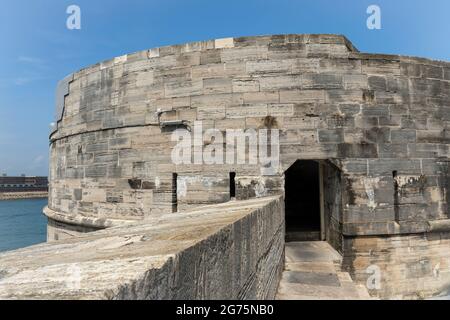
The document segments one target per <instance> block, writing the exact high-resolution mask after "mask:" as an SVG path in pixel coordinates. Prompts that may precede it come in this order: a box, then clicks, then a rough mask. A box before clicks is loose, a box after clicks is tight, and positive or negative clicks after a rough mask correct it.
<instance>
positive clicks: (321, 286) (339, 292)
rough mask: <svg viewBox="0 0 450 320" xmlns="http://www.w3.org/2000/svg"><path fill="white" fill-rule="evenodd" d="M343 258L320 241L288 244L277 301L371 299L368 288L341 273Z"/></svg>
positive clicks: (346, 274)
mask: <svg viewBox="0 0 450 320" xmlns="http://www.w3.org/2000/svg"><path fill="white" fill-rule="evenodd" d="M341 262H342V257H341V256H340V255H339V253H338V252H336V251H335V250H334V249H333V248H332V247H331V246H330V245H329V244H328V243H326V242H321V241H307V242H289V243H286V254H285V270H284V272H283V275H282V279H281V281H280V284H279V287H278V293H277V297H276V299H278V300H362V299H364V300H365V299H371V297H370V295H369V293H368V292H367V290H366V288H364V287H363V286H361V285H357V284H355V283H354V282H353V280H352V278H351V277H350V275H349V274H348V273H347V272H342V271H340V265H341Z"/></svg>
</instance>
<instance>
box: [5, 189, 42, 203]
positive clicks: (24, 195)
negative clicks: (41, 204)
mask: <svg viewBox="0 0 450 320" xmlns="http://www.w3.org/2000/svg"><path fill="white" fill-rule="evenodd" d="M38 198H48V192H47V191H36V192H4V193H0V201H1V200H19V199H38Z"/></svg>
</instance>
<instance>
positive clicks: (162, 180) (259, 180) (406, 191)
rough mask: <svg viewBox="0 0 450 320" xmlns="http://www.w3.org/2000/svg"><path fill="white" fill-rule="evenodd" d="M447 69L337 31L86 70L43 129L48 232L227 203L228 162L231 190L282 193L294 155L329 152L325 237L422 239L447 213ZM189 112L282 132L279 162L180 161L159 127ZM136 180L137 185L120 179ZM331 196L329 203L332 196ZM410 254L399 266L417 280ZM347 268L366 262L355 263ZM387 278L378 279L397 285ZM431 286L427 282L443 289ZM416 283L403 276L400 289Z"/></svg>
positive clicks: (153, 55)
mask: <svg viewBox="0 0 450 320" xmlns="http://www.w3.org/2000/svg"><path fill="white" fill-rule="evenodd" d="M449 70H450V67H449V63H448V62H437V61H432V60H427V59H421V58H411V57H401V56H395V55H378V54H365V53H360V52H358V51H357V50H356V49H355V48H354V47H353V46H352V45H351V43H350V42H349V41H348V40H346V39H345V38H344V37H342V36H334V35H275V36H262V37H243V38H234V39H233V38H227V39H221V40H217V41H205V42H196V43H191V44H186V45H180V46H168V47H164V48H159V49H152V50H146V51H142V52H140V53H135V54H132V55H126V56H123V57H119V58H116V59H113V60H111V61H107V62H104V63H102V64H98V65H95V66H92V67H89V68H86V69H83V70H81V71H79V72H76V73H74V74H73V76H70V77H69V78H68V79H69V80H67V79H66V80H67V81H69V83H68V91H67V92H65V93H64V94H65V98H64V97H58V101H59V104H60V103H61V101H64V106H63V107H64V108H63V110H60V109H58V110H59V113H58V114H60V117H61V118H60V119H58V120H61V121H59V122H58V126H57V128H56V130H55V131H54V132H53V133H52V135H51V137H50V138H51V172H50V193H49V210H50V211H46V212H56V213H57V215H53V216H55V217H58V218H59V220H56V221H53V222H51V223H53V225H51V227H49V230H50V229H51V235H52V236H51V238H58V237H59V236H61V237H65V236H68V235H69V234H78V232H79V231H80V230H79V229H83V227H82V226H83V224H84V223H86V228H88V227H89V228H92V227H93V226H92V224H91V222H92V221H96V219H112V220H125V221H128V220H142V221H145V220H146V219H151V218H155V219H156V218H157V217H158V216H160V215H162V214H167V213H170V212H172V211H176V209H177V208H178V207H179V208H180V210H181V209H186V208H192V207H194V206H198V205H200V204H202V205H203V204H211V203H218V202H226V201H229V200H230V198H231V196H230V193H231V191H230V190H231V186H230V178H229V177H230V173H231V172H233V173H235V174H236V177H235V182H236V186H235V187H236V190H235V191H236V197H237V198H239V199H245V198H249V197H259V196H266V195H271V194H274V193H279V194H283V192H284V186H283V184H284V180H283V178H284V177H283V175H284V172H285V171H286V170H287V169H288V168H289V167H290V166H291V165H292V164H293V163H295V161H297V160H299V159H311V160H321V161H324V160H328V161H329V162H333V163H335V166H336V168H337V169H338V171H339V177H340V179H341V180H340V184H339V186H336V188H339V192H336V193H334V195H341V198H342V205H341V206H340V207H341V208H340V209H339V210H337V209H336V210H335V212H334V213H335V216H334V217H333V219H334V220H333V221H331V222H330V224H331V227H330V228H333V230H335V231H336V232H334V233H333V234H330V237H331V239H328V240H329V241H330V243H332V244H333V245H335V246H336V247H337V249H338V251H341V252H345V250H350V249H346V248H343V245H342V243H344V242H345V241H347V242H348V241H350V239H354V240H355V243H356V242H357V241H359V240H361V239H365V238H364V237H380V238H381V237H382V238H383V239H384V240H383V241H385V242H386V243H389V242H390V241H391V243H393V244H394V243H396V241H397V240H396V239H397V238H396V237H400V236H403V237H405V238H404V239H407V238H408V237H414V234H421V235H422V236H425V235H428V234H429V232H430V231H429V229H428V226H429V224H430V223H433V222H434V221H440V220H445V219H448V217H449V216H448V199H449V198H450V191H449V190H450V188H449V185H448V181H449V178H448V163H447V162H448V161H447V160H448V157H449V153H450V150H449V147H448V143H449V139H450V134H449V133H448V125H449V121H450V107H449V105H450V104H449V101H450V94H449V92H450V84H449V81H448V80H449ZM61 98H64V99H61ZM196 120H201V121H202V125H203V132H204V131H205V130H207V129H218V130H220V131H221V132H225V131H226V129H261V128H267V127H271V128H274V129H275V128H276V129H279V130H280V142H281V146H280V161H281V166H280V168H279V172H277V173H276V175H275V176H271V177H267V176H264V174H262V173H261V170H260V169H261V168H260V167H259V166H255V165H250V164H249V163H246V164H238V165H235V164H233V165H231V164H223V165H206V164H200V165H193V164H186V165H175V164H174V163H173V162H172V160H171V151H172V149H173V147H174V145H175V142H174V141H172V139H171V134H172V133H173V131H174V130H175V127H173V128H171V127H164V126H163V124H165V123H170V122H172V123H173V122H175V123H183V126H185V127H187V128H191V127H192V125H193V123H194V122H195V121H196ZM162 127H163V128H162ZM211 143H212V141H201V145H202V146H204V145H209V144H211ZM216 143H217V142H216ZM213 145H214V144H213ZM247 152H248V150H246V156H247V155H248V154H247ZM199 153H200V152H199V151H198V150H197V151H195V152H194V153H193V155H192V158H194V155H197V156H198V155H199ZM174 174H176V175H177V179H174V176H173V175H174ZM134 179H135V180H136V181H138V180H140V181H141V183H140V185H139V188H133V187H132V186H131V185H130V184H129V183H128V182H129V180H134ZM196 179H197V180H196ZM176 182H180V183H181V184H180V185H178V186H177V185H176ZM180 187H181V191H182V192H181V191H180V192H177V191H178V190H180ZM177 188H178V190H177ZM325 198H326V201H328V202H327V204H329V205H330V206H331V205H332V202H333V199H332V197H328V198H327V197H325ZM62 217H66V218H67V219H66V220H67V221H66V222H64V219H63V218H62ZM76 217H78V218H79V219H76ZM50 219H52V218H51V217H50ZM72 219H76V220H74V223H75V224H78V225H77V227H76V228H75V229H76V230H72V229H74V228H73V226H71V225H70V224H69V222H70V221H71V220H72ZM56 222H57V223H56ZM72 224H73V223H72ZM77 228H78V229H77ZM89 230H90V229H89ZM81 231H82V230H81ZM411 239H412V238H411ZM361 241H363V240H361ZM405 241H406V240H405ZM413 243H417V242H413ZM433 246H434V244H430V248H428V247H427V246H425V249H424V251H425V252H431V251H430V250H432V249H431V248H432V247H433ZM358 248H360V247H358ZM355 250H356V251H358V250H360V249H355ZM361 250H362V251H361V252H369V251H364V250H365V249H364V250H363V249H361ZM411 250H415V245H413V246H412V249H411ZM439 254H441V253H439ZM442 255H443V253H442ZM395 256H396V253H395V252H394V251H392V257H391V256H389V257H388V256H384V257H385V258H384V259H385V261H388V262H385V263H386V269H389V270H397V269H396V268H398V265H399V264H398V259H397V260H396V257H395ZM414 259H415V260H414ZM414 259H413V260H411V261H409V262H408V264H405V265H402V267H401V268H402V269H401V270H402V272H403V273H404V274H409V275H410V276H411V275H412V274H414V273H416V274H417V275H418V277H420V276H421V275H422V274H420V270H419V269H420V268H418V267H417V263H418V261H419V260H420V259H419V258H418V256H415V258H414ZM419 263H420V261H419ZM349 265H350V267H351V268H354V270H355V272H354V274H357V273H359V272H362V271H361V270H362V269H361V268H362V267H361V265H360V264H358V261H353V262H351V263H349ZM441 266H442V267H441V268H442V269H441V271H442V270H445V272H448V270H449V267H447V266H445V267H444V264H441ZM364 267H365V266H364ZM425 269H426V270H429V268H428V266H427V267H426V268H425ZM418 270H419V271H418ZM395 272H398V271H395ZM442 272H444V271H442ZM403 273H402V274H403ZM392 279H394V280H393V281H392V283H390V284H389V283H386V286H391V287H395V286H396V282H395V277H394V276H393V277H392ZM407 279H408V280H404V281H405V283H406V281H414V280H413V279H412V278H411V277H409V278H407ZM402 281H403V280H402ZM427 285H428V284H427ZM429 286H430V288H429V290H428V291H426V292H432V291H433V290H432V287H434V288H437V286H436V283H435V282H430V285H429ZM416 289H417V288H416V287H414V286H407V285H405V286H403V285H402V286H400V288H399V291H398V292H400V291H401V290H403V291H404V292H405V294H406V295H407V296H409V295H410V294H412V292H413V291H414V290H416ZM384 292H385V293H388V292H390V291H389V290H387V289H386V291H384Z"/></svg>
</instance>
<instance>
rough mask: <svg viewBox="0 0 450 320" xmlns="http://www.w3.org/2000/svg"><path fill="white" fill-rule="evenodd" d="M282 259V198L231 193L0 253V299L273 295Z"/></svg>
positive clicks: (281, 267)
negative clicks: (223, 199)
mask: <svg viewBox="0 0 450 320" xmlns="http://www.w3.org/2000/svg"><path fill="white" fill-rule="evenodd" d="M55 252H57V254H55ZM283 264H284V203H283V200H282V198H280V197H271V198H264V199H254V200H248V201H233V202H230V203H226V204H218V205H211V206H205V207H202V208H199V209H197V210H194V211H190V212H184V213H179V214H168V215H163V216H161V217H159V218H152V219H150V220H149V221H148V222H146V223H134V224H129V225H126V226H120V227H112V228H109V229H107V230H103V231H97V232H93V233H89V234H87V235H85V236H80V237H76V238H72V239H66V240H61V241H57V242H52V243H46V244H41V245H36V246H32V247H28V248H24V249H21V250H16V251H11V252H8V253H3V254H0V299H157V300H158V299H273V298H274V297H275V294H276V290H277V286H278V282H279V280H280V278H281V272H282V270H283Z"/></svg>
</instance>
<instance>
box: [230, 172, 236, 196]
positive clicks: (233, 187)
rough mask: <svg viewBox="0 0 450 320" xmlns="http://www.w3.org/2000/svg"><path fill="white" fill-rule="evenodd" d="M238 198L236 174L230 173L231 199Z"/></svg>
mask: <svg viewBox="0 0 450 320" xmlns="http://www.w3.org/2000/svg"><path fill="white" fill-rule="evenodd" d="M234 198H236V172H230V199H234Z"/></svg>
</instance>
